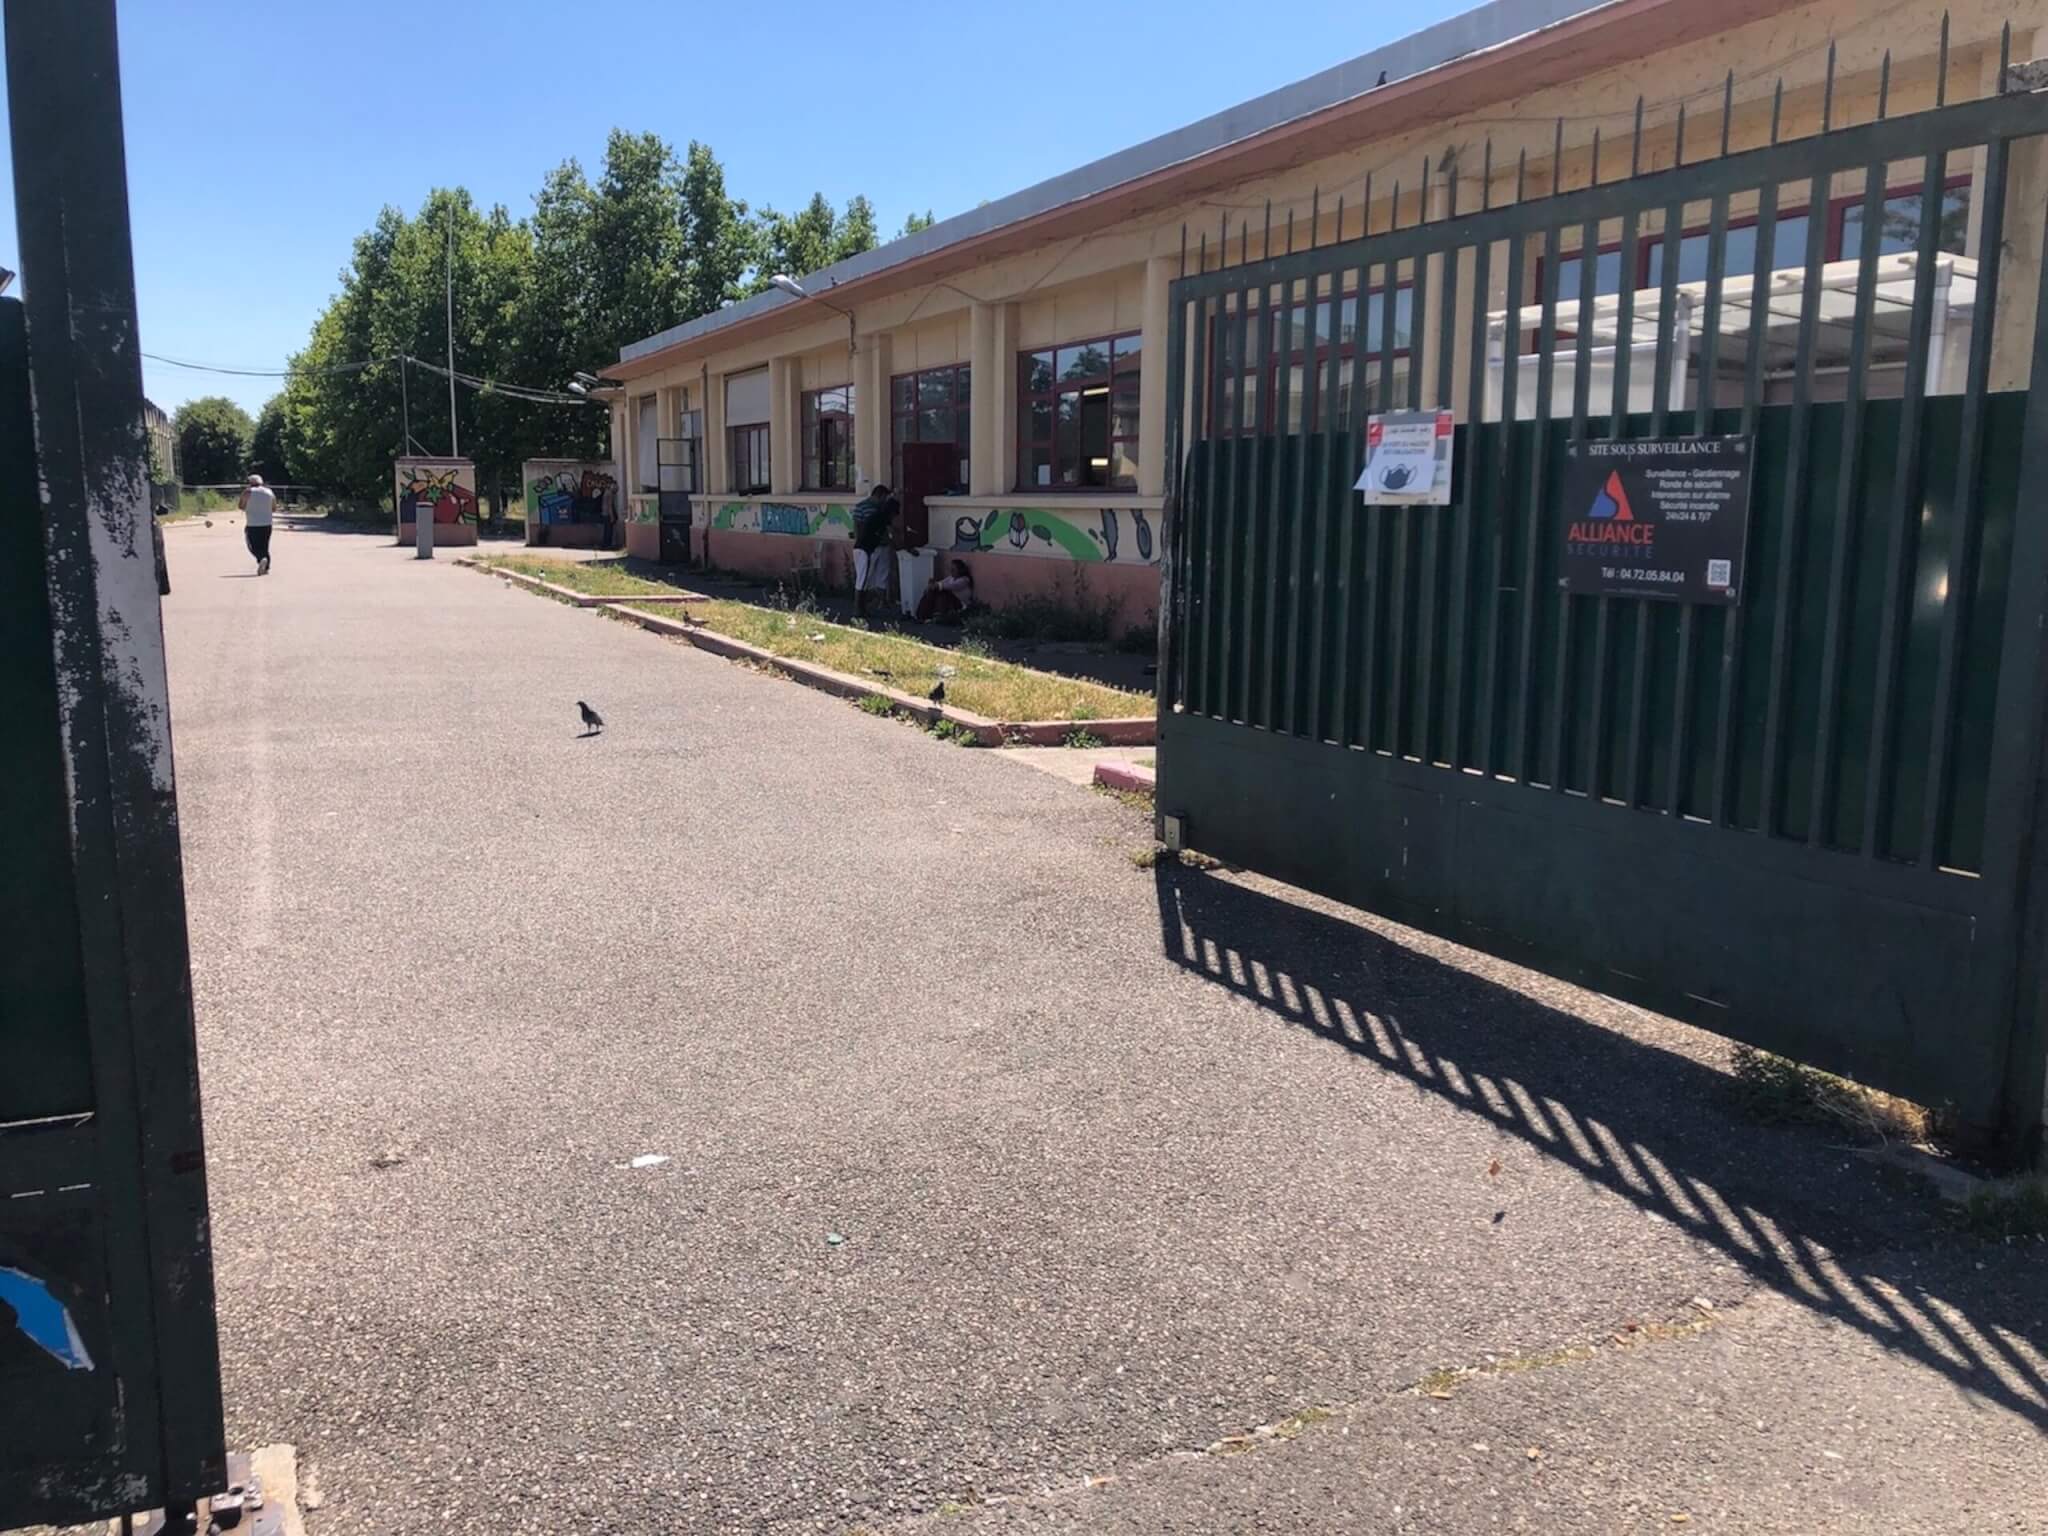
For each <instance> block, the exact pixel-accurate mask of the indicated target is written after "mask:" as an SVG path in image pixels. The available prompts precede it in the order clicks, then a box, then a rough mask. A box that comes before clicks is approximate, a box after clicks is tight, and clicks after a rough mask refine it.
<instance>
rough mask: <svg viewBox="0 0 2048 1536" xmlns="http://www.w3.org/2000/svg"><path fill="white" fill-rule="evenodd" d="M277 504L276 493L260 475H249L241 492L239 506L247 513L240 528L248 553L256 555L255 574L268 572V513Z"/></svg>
mask: <svg viewBox="0 0 2048 1536" xmlns="http://www.w3.org/2000/svg"><path fill="white" fill-rule="evenodd" d="M276 505H277V493H276V492H275V491H273V490H271V489H270V487H269V486H267V485H265V484H264V483H263V477H262V476H261V475H251V476H250V477H249V486H248V489H247V490H245V491H243V492H242V500H241V508H242V511H243V512H245V513H246V514H248V520H247V522H246V523H245V525H244V526H243V528H242V537H243V538H244V539H246V540H248V543H249V553H250V554H252V555H254V556H255V557H256V574H257V575H258V576H268V575H269V574H270V513H271V509H272V508H274V507H275V506H276Z"/></svg>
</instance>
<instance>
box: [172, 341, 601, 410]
mask: <svg viewBox="0 0 2048 1536" xmlns="http://www.w3.org/2000/svg"><path fill="white" fill-rule="evenodd" d="M142 355H143V356H144V357H146V358H148V359H149V360H150V361H151V362H155V363H162V364H164V365H165V366H166V367H170V368H189V369H191V370H192V371H194V372H196V373H220V374H228V375H231V376H233V377H237V378H252V379H290V378H305V377H314V376H320V375H332V374H347V373H360V372H362V371H363V370H364V369H365V368H375V367H377V366H379V365H380V364H386V363H396V362H398V361H400V360H401V358H402V359H403V361H404V362H406V363H407V364H409V365H410V366H411V367H414V368H423V369H425V370H426V371H427V372H429V373H433V374H438V375H439V376H440V377H442V378H444V379H452V380H453V381H454V382H455V383H456V384H459V385H461V386H462V387H463V388H464V389H469V390H474V391H476V392H477V393H479V394H495V395H504V396H505V397H507V398H508V399H512V400H518V401H521V402H523V403H525V404H528V405H601V404H602V403H603V402H602V401H598V400H590V399H586V398H585V397H583V396H581V395H572V394H568V393H566V392H565V391H562V390H558V389H550V388H548V387H547V386H546V385H543V384H512V383H507V382H505V381H504V380H501V379H487V378H481V377H479V376H478V375H476V374H473V373H462V372H458V371H453V370H450V369H447V368H443V367H442V366H441V365H440V364H438V363H430V362H428V361H427V360H426V359H425V358H421V357H414V356H412V355H411V354H410V353H402V354H401V353H393V354H392V355H391V356H390V357H370V358H363V359H361V360H359V361H356V362H348V363H323V364H321V365H319V366H317V367H296V368H231V367H228V366H227V365H225V364H222V363H195V362H191V361H189V360H188V359H185V358H182V357H166V356H164V355H163V354H162V353H159V352H145V353H143V354H142Z"/></svg>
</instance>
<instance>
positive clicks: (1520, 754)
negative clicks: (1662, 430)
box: [1508, 125, 1564, 789]
mask: <svg viewBox="0 0 2048 1536" xmlns="http://www.w3.org/2000/svg"><path fill="white" fill-rule="evenodd" d="M1563 139H1564V132H1563V127H1562V125H1560V126H1559V130H1558V142H1559V143H1560V144H1562V142H1563ZM1563 236H1564V231H1563V230H1562V229H1561V228H1560V227H1559V226H1558V225H1556V224H1551V225H1550V226H1549V227H1548V228H1546V229H1545V230H1544V232H1543V287H1542V310H1541V318H1540V319H1538V320H1537V322H1536V423H1535V427H1536V436H1535V441H1534V442H1533V444H1532V445H1531V452H1530V470H1529V505H1528V515H1527V518H1526V521H1527V524H1528V530H1529V547H1528V549H1527V550H1526V551H1524V553H1523V559H1522V593H1523V597H1522V613H1521V619H1522V636H1521V643H1522V655H1521V668H1520V671H1519V673H1518V675H1517V677H1516V681H1515V778H1516V779H1517V780H1519V781H1520V782H1521V783H1524V784H1528V783H1531V782H1533V780H1534V778H1535V774H1534V772H1533V769H1534V759H1535V742H1536V721H1535V708H1536V686H1535V685H1536V613H1537V608H1538V604H1537V601H1536V597H1537V591H1538V588H1537V580H1538V572H1539V571H1540V570H1541V569H1542V559H1543V523H1544V514H1545V513H1546V512H1547V511H1548V510H1549V499H1548V497H1547V496H1546V494H1545V493H1546V492H1547V491H1548V490H1549V488H1550V486H1549V463H1548V459H1549V454H1548V451H1547V450H1548V447H1549V443H1550V416H1551V407H1552V405H1553V404H1554V402H1555V396H1556V388H1557V289H1558V281H1559V279H1558V270H1557V269H1558V264H1559V263H1560V261H1561V260H1562V259H1563V251H1562V242H1563ZM1508 324H1509V327H1510V329H1511V330H1512V332H1513V333H1514V335H1515V336H1516V338H1517V348H1516V350H1517V352H1518V353H1519V351H1520V346H1519V338H1520V335H1521V329H1522V327H1521V317H1520V316H1519V315H1511V316H1510V317H1509V320H1508ZM1516 366H1517V368H1518V369H1519V367H1520V359H1519V357H1518V358H1517V359H1516ZM1551 767H1552V772H1551V774H1550V786H1551V788H1553V789H1555V788H1557V787H1558V781H1557V775H1556V772H1555V769H1556V763H1555V762H1553V763H1552V765H1551Z"/></svg>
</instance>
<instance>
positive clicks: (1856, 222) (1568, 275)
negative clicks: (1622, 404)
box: [1528, 175, 1972, 316]
mask: <svg viewBox="0 0 2048 1536" xmlns="http://www.w3.org/2000/svg"><path fill="white" fill-rule="evenodd" d="M1922 187H1923V184H1922V183H1920V182H1912V183H1909V184H1907V185H1905V186H1900V187H1890V188H1887V189H1886V191H1885V201H1884V214H1883V226H1882V229H1881V232H1880V235H1879V240H1880V242H1881V243H1880V245H1879V247H1878V254H1879V255H1884V256H1889V255H1893V254H1896V253H1898V252H1901V251H1911V250H1916V249H1918V247H1919V244H1920V201H1921V192H1922ZM1971 190H1972V184H1971V179H1970V177H1969V176H1967V175H1964V176H1951V177H1950V178H1949V179H1948V182H1947V184H1946V187H1945V189H1944V193H1943V198H1942V212H1941V233H1940V247H1939V248H1940V249H1941V250H1943V251H1945V252H1947V253H1948V254H1950V255H1953V256H1960V255H1961V254H1962V253H1963V250H1964V248H1965V246H1966V244H1967V242H1968V239H1969V228H1970V200H1971ZM1812 215H1813V210H1812V207H1811V206H1810V205H1809V204H1803V203H1802V204H1795V205H1794V206H1791V207H1788V208H1784V209H1781V210H1779V213H1778V227H1777V232H1776V233H1775V234H1774V235H1773V236H1772V237H1771V265H1772V266H1773V267H1774V268H1775V269H1778V270H1780V271H1782V270H1785V269H1787V268H1790V267H1803V266H1804V265H1805V264H1806V242H1807V240H1808V239H1809V238H1811V236H1812V233H1813V222H1812ZM1823 217H1824V218H1825V219H1826V220H1827V231H1826V233H1825V234H1824V235H1823V236H1822V241H1821V259H1822V260H1823V261H1827V262H1836V261H1855V260H1857V259H1858V258H1859V257H1861V256H1862V254H1863V194H1862V193H1860V192H1857V193H1851V194H1849V195H1847V196H1845V197H1837V198H1833V199H1831V200H1830V201H1829V203H1828V205H1827V210H1826V212H1825V214H1824V215H1823ZM1756 229H1757V216H1756V215H1755V214H1753V213H1752V214H1747V215H1745V216H1743V217H1740V218H1735V219H1731V220H1729V222H1728V239H1727V247H1726V254H1725V256H1724V257H1723V258H1722V263H1723V264H1722V271H1723V272H1724V273H1725V274H1726V275H1727V276H1729V277H1747V276H1750V275H1752V274H1754V273H1755V271H1756ZM1708 237H1709V230H1708V227H1707V226H1706V225H1705V224H1699V225H1689V226H1687V228H1686V230H1685V233H1684V234H1682V235H1680V236H1679V241H1678V280H1679V281H1680V282H1681V283H1697V282H1704V281H1705V280H1706V276H1707V243H1708ZM1595 261H1596V263H1597V265H1596V267H1595V270H1594V276H1593V291H1594V294H1595V296H1596V297H1599V298H1607V297H1609V296H1611V295H1613V294H1617V293H1619V292H1621V277H1622V253H1621V242H1620V241H1619V240H1616V241H1613V242H1611V243H1609V244H1606V245H1603V246H1601V247H1600V250H1599V253H1598V255H1597V256H1596V257H1595ZM1580 270H1581V269H1580V266H1579V256H1578V254H1577V253H1573V254H1572V255H1570V256H1566V257H1564V258H1562V259H1561V260H1560V261H1559V262H1558V264H1557V305H1558V313H1559V315H1560V316H1564V315H1567V314H1569V313H1571V312H1572V310H1573V308H1574V307H1575V306H1576V305H1577V304H1578V300H1579V273H1580ZM1633 276H1634V279H1635V285H1636V288H1637V290H1638V291H1641V290H1644V289H1649V288H1657V287H1660V286H1662V284H1663V281H1664V236H1663V235H1662V234H1661V233H1658V234H1650V235H1645V236H1643V237H1642V239H1641V240H1639V241H1638V242H1637V247H1636V259H1635V262H1634V273H1633ZM1542 298H1543V264H1542V262H1541V261H1538V262H1537V264H1536V282H1535V285H1534V287H1533V288H1532V290H1531V297H1530V299H1529V300H1528V302H1530V303H1541V302H1542Z"/></svg>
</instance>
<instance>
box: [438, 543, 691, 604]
mask: <svg viewBox="0 0 2048 1536" xmlns="http://www.w3.org/2000/svg"><path fill="white" fill-rule="evenodd" d="M455 563H456V564H457V565H466V566H468V567H469V568H470V569H471V570H473V571H482V572H483V573H484V575H486V576H496V577H498V578H499V579H500V580H503V581H511V582H517V583H518V584H519V585H520V586H522V587H531V588H532V589H533V590H534V591H536V592H545V593H547V594H548V595H549V596H550V597H559V598H561V599H562V600H563V601H564V602H569V603H574V604H575V605H576V606H577V607H578V608H616V607H619V606H620V605H622V604H625V603H666V604H675V603H708V602H710V601H711V599H710V598H708V597H706V596H705V595H704V594H703V593H702V592H678V593H677V594H676V595H675V596H674V597H645V596H641V597H603V596H599V595H597V594H595V593H590V592H577V591H574V590H572V589H570V588H568V587H558V586H556V585H555V584H554V583H553V582H552V581H542V580H541V579H540V578H539V577H538V576H528V575H527V574H525V573H524V572H523V571H508V570H505V569H503V568H502V567H499V566H495V565H485V564H484V563H483V562H482V561H480V560H476V559H472V558H470V557H468V556H458V557H457V558H456V561H455Z"/></svg>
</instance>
